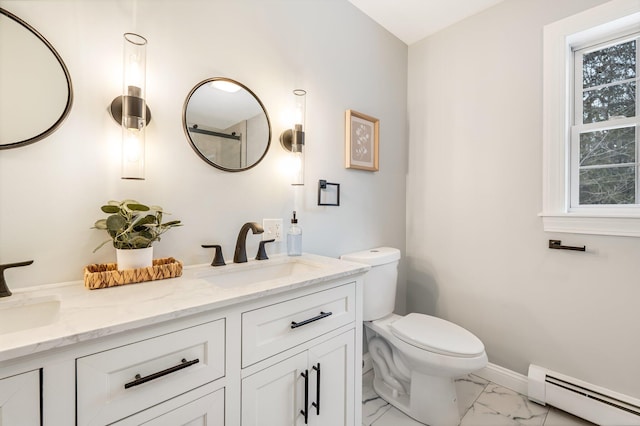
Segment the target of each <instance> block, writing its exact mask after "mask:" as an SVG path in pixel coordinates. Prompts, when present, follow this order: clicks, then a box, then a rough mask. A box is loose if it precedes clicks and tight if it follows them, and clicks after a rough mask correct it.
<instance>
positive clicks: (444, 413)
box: [373, 372, 460, 426]
mask: <svg viewBox="0 0 640 426" xmlns="http://www.w3.org/2000/svg"><path fill="white" fill-rule="evenodd" d="M373 388H374V390H375V391H376V393H377V394H378V395H379V396H380V397H381V398H382V399H384V400H385V401H387V402H388V403H390V404H391V405H393V406H394V407H396V408H397V409H399V410H400V411H402V412H403V413H405V414H406V415H408V416H409V417H412V418H414V419H416V420H417V421H419V422H421V423H424V424H427V425H429V426H457V425H458V424H460V413H459V412H458V401H457V396H456V389H455V386H454V381H453V378H451V377H439V376H430V375H427V374H421V373H416V372H413V373H412V375H411V391H410V393H409V394H408V395H407V394H404V395H399V394H398V393H397V392H394V390H393V389H392V388H391V387H389V386H388V385H387V384H385V383H384V382H383V381H382V380H381V379H380V378H378V377H375V378H374V381H373Z"/></svg>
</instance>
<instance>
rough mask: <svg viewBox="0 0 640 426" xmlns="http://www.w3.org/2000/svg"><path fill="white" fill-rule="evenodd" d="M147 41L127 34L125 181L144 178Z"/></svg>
mask: <svg viewBox="0 0 640 426" xmlns="http://www.w3.org/2000/svg"><path fill="white" fill-rule="evenodd" d="M146 50H147V40H146V39H145V38H144V37H142V36H139V35H137V34H133V33H125V34H124V64H123V68H124V76H123V95H122V121H121V124H122V178H123V179H144V174H145V164H144V163H145V127H146V125H147V121H148V120H147V106H146V102H145V99H146V92H145V91H146V55H147V52H146Z"/></svg>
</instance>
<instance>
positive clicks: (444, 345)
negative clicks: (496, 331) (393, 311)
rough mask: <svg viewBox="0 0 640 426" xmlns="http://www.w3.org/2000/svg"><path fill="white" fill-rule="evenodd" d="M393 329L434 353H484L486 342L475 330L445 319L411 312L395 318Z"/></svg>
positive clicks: (409, 340) (413, 343) (407, 341)
mask: <svg viewBox="0 0 640 426" xmlns="http://www.w3.org/2000/svg"><path fill="white" fill-rule="evenodd" d="M390 328H391V332H392V333H393V334H394V335H395V336H396V337H398V338H399V339H401V340H403V341H405V342H406V343H409V344H410V345H413V346H417V347H418V348H421V349H425V350H427V351H430V352H435V353H439V354H443V355H454V356H475V355H479V354H481V353H483V352H484V345H483V344H482V342H481V341H480V339H478V338H477V337H476V336H474V335H473V333H471V332H470V331H468V330H465V329H464V328H462V327H460V326H459V325H456V324H454V323H452V322H449V321H446V320H443V319H441V318H436V317H432V316H429V315H423V314H416V313H411V314H409V315H406V316H404V317H402V318H400V319H399V320H397V321H394V322H393V323H392V324H391V326H390Z"/></svg>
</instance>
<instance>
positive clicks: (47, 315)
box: [0, 294, 60, 334]
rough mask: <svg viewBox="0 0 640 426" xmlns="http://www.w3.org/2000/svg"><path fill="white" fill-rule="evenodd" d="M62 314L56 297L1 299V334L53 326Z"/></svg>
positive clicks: (19, 296) (13, 296)
mask: <svg viewBox="0 0 640 426" xmlns="http://www.w3.org/2000/svg"><path fill="white" fill-rule="evenodd" d="M59 314H60V300H59V299H58V298H57V297H55V296H28V295H22V294H14V295H12V296H9V297H7V298H3V299H0V334H7V333H13V332H15V331H21V330H27V329H31V328H36V327H42V326H45V325H49V324H53V323H54V322H56V321H57V320H58V317H59Z"/></svg>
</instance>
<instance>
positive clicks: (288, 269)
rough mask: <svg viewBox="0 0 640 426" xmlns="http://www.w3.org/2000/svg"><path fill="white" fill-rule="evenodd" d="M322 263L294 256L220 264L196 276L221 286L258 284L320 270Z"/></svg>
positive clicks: (302, 275) (300, 276)
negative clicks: (306, 260)
mask: <svg viewBox="0 0 640 426" xmlns="http://www.w3.org/2000/svg"><path fill="white" fill-rule="evenodd" d="M322 268H323V266H322V265H319V264H315V263H311V262H305V261H302V260H299V259H296V258H285V259H276V260H273V261H272V260H259V261H250V262H247V263H234V264H231V265H227V266H220V267H217V268H216V269H213V270H209V271H207V272H203V273H200V274H198V277H199V278H201V279H203V280H205V281H208V282H210V283H211V284H214V285H216V286H218V287H222V288H231V287H237V286H243V285H249V284H258V283H261V282H264V281H271V280H283V281H284V280H292V279H294V278H297V277H299V278H302V277H305V276H306V277H308V276H309V274H316V273H318V272H319V271H321V270H322Z"/></svg>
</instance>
